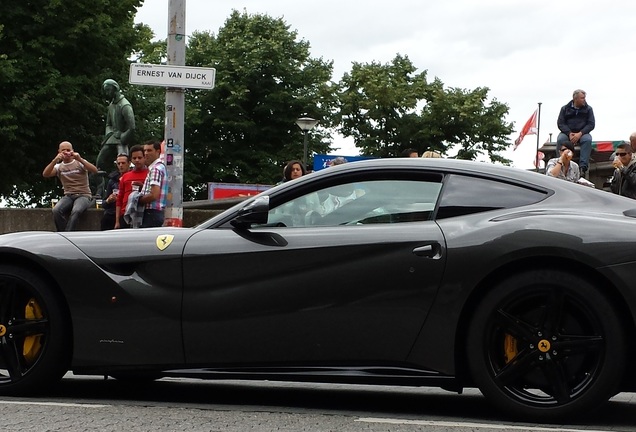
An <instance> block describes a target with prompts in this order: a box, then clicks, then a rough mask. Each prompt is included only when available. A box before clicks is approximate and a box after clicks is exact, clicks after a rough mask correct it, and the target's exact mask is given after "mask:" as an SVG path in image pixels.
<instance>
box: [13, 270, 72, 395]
mask: <svg viewBox="0 0 636 432" xmlns="http://www.w3.org/2000/svg"><path fill="white" fill-rule="evenodd" d="M65 310H66V309H65V308H64V307H63V303H62V302H61V301H60V300H59V298H58V296H57V295H56V294H55V293H54V292H53V291H51V289H50V287H49V286H48V285H47V284H46V283H45V282H44V281H43V280H42V279H41V278H40V277H38V276H37V275H35V274H33V273H31V272H29V271H28V270H26V269H25V268H22V267H18V266H13V265H0V394H5V395H18V394H31V393H35V392H38V391H41V390H43V389H45V388H46V387H48V386H49V385H50V384H53V383H55V382H57V381H59V379H60V378H61V377H62V376H63V375H64V373H65V372H66V371H67V370H68V366H69V363H70V356H71V353H70V348H69V347H70V340H71V334H70V325H68V320H67V316H66V314H65V312H64V311H65Z"/></svg>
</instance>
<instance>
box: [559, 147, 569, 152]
mask: <svg viewBox="0 0 636 432" xmlns="http://www.w3.org/2000/svg"><path fill="white" fill-rule="evenodd" d="M566 150H570V149H569V148H567V147H561V150H559V151H562V152H563V151H566Z"/></svg>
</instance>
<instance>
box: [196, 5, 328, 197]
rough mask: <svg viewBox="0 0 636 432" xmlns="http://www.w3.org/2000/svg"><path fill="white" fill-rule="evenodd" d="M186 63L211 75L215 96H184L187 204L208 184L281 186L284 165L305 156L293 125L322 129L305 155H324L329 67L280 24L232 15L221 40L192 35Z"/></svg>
mask: <svg viewBox="0 0 636 432" xmlns="http://www.w3.org/2000/svg"><path fill="white" fill-rule="evenodd" d="M186 63H187V64H188V65H190V66H212V67H215V68H216V80H215V88H214V89H213V90H212V91H205V90H193V91H188V92H187V94H186V113H185V115H186V122H185V123H186V124H185V142H186V143H187V145H186V158H185V163H186V165H185V173H186V174H185V184H186V185H187V186H188V189H189V190H185V191H184V195H185V196H186V197H188V196H192V195H191V194H192V193H195V194H196V193H197V192H199V193H201V191H202V190H203V186H204V185H205V183H206V182H209V181H230V182H236V181H238V182H250V183H266V184H271V183H273V182H276V181H278V180H279V179H280V178H281V176H282V168H283V165H284V163H285V162H286V161H288V160H290V159H299V158H300V157H301V155H302V151H303V147H302V142H303V137H302V131H301V130H300V129H299V128H298V127H297V126H296V124H295V120H296V119H297V118H298V117H299V116H301V115H304V114H306V115H309V116H311V117H314V118H316V119H319V120H320V126H322V129H319V130H317V131H312V134H311V135H310V138H311V139H310V145H309V148H310V150H311V151H316V152H327V151H328V149H329V143H328V135H327V132H326V129H325V128H328V127H329V126H331V125H332V124H333V120H332V113H333V110H334V109H335V106H336V95H335V86H333V85H332V84H331V82H330V79H331V73H332V64H331V63H330V62H329V63H327V62H325V61H323V60H322V59H321V58H319V59H313V58H311V57H310V54H309V43H308V42H306V41H304V40H298V39H297V33H296V32H295V31H290V30H289V26H288V25H287V24H286V23H285V22H284V21H283V20H282V19H280V18H272V17H269V16H267V15H260V14H256V15H248V14H247V13H245V12H243V13H239V12H238V11H233V12H232V14H231V15H230V17H229V18H228V19H227V20H226V22H225V24H224V26H223V27H222V28H221V29H220V30H219V32H218V35H214V34H212V33H209V32H195V33H194V34H193V35H192V37H191V38H190V40H189V43H188V49H187V51H186ZM199 196H201V195H199Z"/></svg>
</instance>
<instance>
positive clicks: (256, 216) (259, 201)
mask: <svg viewBox="0 0 636 432" xmlns="http://www.w3.org/2000/svg"><path fill="white" fill-rule="evenodd" d="M268 213H269V195H263V196H259V197H257V198H255V199H254V200H253V201H251V202H249V203H248V204H247V205H245V206H244V207H243V208H241V209H240V210H239V211H238V213H237V214H236V217H235V218H234V219H232V220H231V221H230V223H231V224H232V226H233V227H235V228H242V229H248V228H250V227H251V226H252V225H254V224H257V225H264V224H266V223H267V215H268Z"/></svg>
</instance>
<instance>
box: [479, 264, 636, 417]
mask: <svg viewBox="0 0 636 432" xmlns="http://www.w3.org/2000/svg"><path fill="white" fill-rule="evenodd" d="M616 312H617V311H616V310H615V309H614V308H613V307H612V304H611V303H610V302H609V301H608V300H607V298H606V297H605V296H604V295H602V294H601V293H600V292H599V290H598V289H596V288H595V287H594V286H592V285H591V284H590V283H589V282H587V281H586V280H584V279H583V278H581V277H579V276H576V275H573V274H570V273H566V272H562V271H557V270H544V271H537V272H525V273H520V274H518V275H515V276H513V277H510V278H509V279H507V280H505V281H503V282H502V283H500V284H499V285H497V286H496V287H495V288H494V289H493V290H492V291H490V292H488V293H487V294H486V295H485V297H484V298H483V300H482V301H481V302H480V303H479V305H478V306H477V308H476V310H475V313H474V315H473V317H472V320H471V323H470V328H469V330H468V341H467V354H468V365H469V368H470V372H471V375H472V378H473V380H474V382H475V384H476V385H477V386H478V387H479V389H480V391H481V392H482V393H483V394H484V396H485V397H486V398H487V399H488V400H489V401H490V402H491V403H493V404H494V405H495V406H497V407H499V408H500V409H501V410H503V412H504V413H506V414H510V415H511V416H513V417H514V418H518V419H523V420H528V421H536V422H554V421H559V420H564V419H568V418H571V417H573V416H575V415H576V416H580V415H581V414H586V413H588V412H589V411H590V410H593V409H594V408H597V407H598V406H600V405H601V404H602V403H604V402H605V401H607V400H608V399H609V398H611V397H612V396H613V395H614V394H616V391H617V390H618V388H619V384H620V381H621V379H622V378H623V374H624V370H625V363H626V355H627V354H626V349H625V345H626V344H625V335H624V331H623V328H622V326H621V323H620V320H619V318H618V317H617V313H616Z"/></svg>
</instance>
